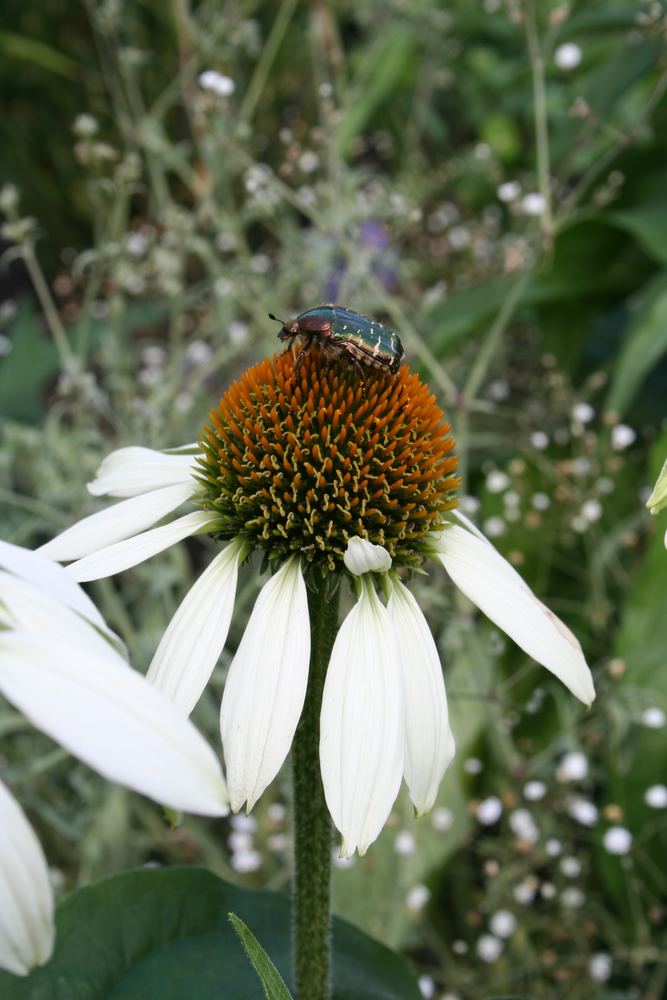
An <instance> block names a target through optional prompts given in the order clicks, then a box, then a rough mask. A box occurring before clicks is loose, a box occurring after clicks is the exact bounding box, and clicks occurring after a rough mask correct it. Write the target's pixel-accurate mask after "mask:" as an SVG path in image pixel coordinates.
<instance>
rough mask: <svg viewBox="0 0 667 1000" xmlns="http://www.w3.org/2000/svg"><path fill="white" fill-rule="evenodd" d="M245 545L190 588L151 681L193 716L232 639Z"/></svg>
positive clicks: (235, 545)
mask: <svg viewBox="0 0 667 1000" xmlns="http://www.w3.org/2000/svg"><path fill="white" fill-rule="evenodd" d="M243 549H244V546H243V543H242V542H241V541H239V540H235V541H233V542H231V543H230V544H229V545H228V546H227V547H226V548H225V549H223V551H222V552H220V554H219V555H217V556H216V557H215V559H214V560H213V562H212V563H211V565H210V566H209V567H208V569H206V570H205V571H204V572H203V573H202V575H201V576H200V577H199V579H198V580H197V582H196V583H195V584H194V586H192V587H191V588H190V590H189V591H188V593H187V594H186V596H185V598H184V600H183V602H182V603H181V605H180V607H179V609H178V611H177V612H176V614H175V615H174V617H173V618H172V620H171V621H170V623H169V625H168V626H167V630H166V632H165V633H164V635H163V636H162V639H161V640H160V645H159V646H158V648H157V650H156V653H155V656H154V657H153V662H152V663H151V665H150V667H149V670H148V674H147V677H148V680H149V681H151V682H152V683H153V684H155V686H156V687H157V688H159V689H160V691H162V693H163V694H164V695H165V696H166V697H167V698H169V700H170V701H172V702H173V703H174V704H175V705H177V706H178V707H179V708H180V709H181V711H183V712H184V713H185V714H186V715H189V714H190V712H191V711H192V709H193V708H194V707H195V705H196V704H197V702H198V700H199V696H200V695H201V693H202V691H203V690H204V688H205V687H206V684H207V682H208V679H209V677H210V676H211V673H212V672H213V668H214V666H215V664H216V662H217V660H218V657H219V656H220V653H221V652H222V647H223V646H224V644H225V641H226V639H227V632H228V631H229V623H230V621H231V617H232V611H233V610H234V597H235V596H236V581H237V577H238V567H239V562H240V560H241V558H242V554H243Z"/></svg>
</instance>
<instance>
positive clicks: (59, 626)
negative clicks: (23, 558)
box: [0, 570, 124, 656]
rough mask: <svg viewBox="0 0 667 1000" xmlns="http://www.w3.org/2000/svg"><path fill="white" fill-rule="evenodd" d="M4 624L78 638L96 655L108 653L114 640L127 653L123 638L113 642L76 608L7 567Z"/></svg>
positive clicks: (0, 590)
mask: <svg viewBox="0 0 667 1000" xmlns="http://www.w3.org/2000/svg"><path fill="white" fill-rule="evenodd" d="M0 623H2V624H4V625H6V626H7V627H9V628H12V629H21V630H23V631H27V632H41V633H43V634H47V635H50V636H60V637H61V638H63V639H65V640H67V639H69V640H70V641H71V642H74V641H76V642H77V643H78V644H79V645H80V646H81V648H82V649H85V650H86V651H87V652H88V653H89V654H90V655H92V656H94V655H95V654H96V653H101V654H106V653H107V652H108V650H109V643H110V641H111V642H112V644H113V645H114V646H115V648H116V649H118V650H119V651H122V652H124V646H123V644H122V643H121V642H120V640H117V642H113V637H110V636H108V635H107V634H106V633H102V632H100V631H98V629H96V628H94V627H93V626H92V625H91V624H90V622H89V621H88V620H87V619H85V618H82V617H81V615H80V614H78V613H77V612H76V611H72V609H71V608H68V607H66V606H65V605H64V604H62V603H61V602H60V601H58V600H54V599H53V598H52V597H51V596H50V595H49V594H47V593H45V591H43V590H39V589H38V588H37V587H35V586H33V584H31V583H28V582H27V581H26V580H21V579H20V578H19V577H16V576H13V575H12V574H11V573H6V572H5V571H4V570H0Z"/></svg>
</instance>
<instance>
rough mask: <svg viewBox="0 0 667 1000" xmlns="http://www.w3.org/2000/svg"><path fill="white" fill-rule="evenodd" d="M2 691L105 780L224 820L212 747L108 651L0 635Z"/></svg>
mask: <svg viewBox="0 0 667 1000" xmlns="http://www.w3.org/2000/svg"><path fill="white" fill-rule="evenodd" d="M0 690H1V691H2V693H3V694H4V695H5V697H6V698H7V699H8V700H9V701H11V702H12V703H13V704H14V705H15V706H16V707H17V708H18V709H19V710H20V711H21V712H23V714H24V715H25V716H26V717H27V718H28V719H30V720H31V722H33V723H34V725H35V726H37V728H38V729H41V730H43V731H44V732H45V733H47V734H48V735H49V736H51V737H52V738H53V739H54V740H56V741H57V742H58V743H61V744H62V745H63V746H64V747H66V748H67V749H68V750H69V751H70V752H71V753H73V754H74V755H75V756H76V757H79V758H80V759H81V760H83V761H85V763H86V764H89V765H90V766H91V767H94V768H95V769H96V770H97V771H99V772H100V774H102V775H104V777H106V778H109V779H110V780H111V781H117V782H120V783H121V784H124V785H127V786H128V788H133V789H135V791H138V792H141V793H142V794H144V795H149V796H150V797H151V798H152V799H155V800H156V801H157V802H160V803H162V804H164V805H167V806H171V808H173V809H179V810H181V809H183V810H186V811H188V812H196V813H203V814H205V815H210V816H222V815H224V814H225V812H226V811H227V809H226V804H227V793H226V789H225V785H224V780H223V778H222V772H221V769H220V764H219V762H218V760H217V758H216V756H215V754H214V753H213V751H212V749H211V748H210V746H209V745H208V744H207V743H206V741H205V740H204V739H203V737H202V736H201V735H200V734H199V732H198V731H197V730H196V729H195V727H194V726H193V725H192V723H191V722H190V721H189V720H188V719H186V718H184V717H183V715H182V713H181V712H179V711H178V709H176V708H175V707H174V706H173V705H172V704H171V703H170V702H169V701H167V699H166V698H165V697H164V696H163V695H161V694H160V692H159V691H157V690H156V689H155V688H154V687H153V686H152V685H151V684H149V683H148V682H147V681H146V680H145V678H143V677H142V676H141V675H140V674H138V673H136V672H135V671H134V670H132V669H131V667H129V666H128V665H127V664H126V663H125V662H124V661H123V660H121V659H120V657H116V656H114V655H113V654H112V653H111V652H110V653H108V654H107V655H105V656H103V655H95V656H91V655H90V653H89V651H88V650H85V649H82V648H81V646H80V644H79V643H78V642H65V641H63V640H61V639H59V638H56V639H55V640H54V638H53V637H51V636H42V635H34V634H29V633H26V632H3V633H0Z"/></svg>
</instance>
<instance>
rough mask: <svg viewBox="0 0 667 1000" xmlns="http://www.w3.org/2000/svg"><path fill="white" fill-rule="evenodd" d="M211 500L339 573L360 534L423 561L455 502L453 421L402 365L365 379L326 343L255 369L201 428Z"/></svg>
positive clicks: (279, 545)
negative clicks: (327, 351) (430, 537)
mask: <svg viewBox="0 0 667 1000" xmlns="http://www.w3.org/2000/svg"><path fill="white" fill-rule="evenodd" d="M201 441H202V450H203V458H202V459H201V460H200V464H201V474H200V481H201V483H202V486H203V490H204V492H203V497H202V505H203V507H204V508H205V509H206V510H212V511H215V512H216V513H217V514H218V515H219V516H220V519H221V525H222V526H221V528H220V529H219V531H218V536H219V537H221V538H231V537H235V536H237V535H240V536H241V537H243V538H245V539H247V541H248V542H249V543H250V544H251V545H252V546H253V547H254V548H260V549H264V550H266V551H267V552H268V554H269V555H270V556H272V557H273V556H278V557H281V556H282V557H284V556H287V555H289V554H290V553H292V552H300V553H301V555H302V557H303V558H304V559H306V560H307V561H309V562H311V563H318V564H320V565H321V566H322V567H323V568H326V569H328V570H335V569H340V568H341V566H342V561H343V555H344V553H345V549H346V547H347V542H348V540H349V538H350V537H351V536H353V535H360V536H361V537H362V538H367V539H368V540H369V541H371V542H374V543H375V544H377V545H382V546H384V547H385V548H386V549H387V550H388V552H389V554H390V555H391V557H392V559H393V560H394V562H395V563H397V564H399V565H406V566H414V565H417V564H418V563H419V562H421V554H420V542H421V541H422V539H423V538H424V535H425V534H426V533H427V532H428V531H432V530H433V529H434V528H437V527H438V526H439V524H440V521H441V517H442V514H443V513H444V512H445V511H446V510H449V509H451V508H452V507H454V506H455V505H456V499H455V496H454V490H455V489H456V486H457V479H456V475H455V470H456V456H455V455H453V454H452V450H453V448H454V439H453V438H452V436H451V435H450V425H449V424H448V423H446V421H445V419H444V415H443V413H442V411H441V410H440V408H439V406H438V405H437V403H436V401H435V398H434V396H433V394H432V393H431V392H430V390H429V389H428V387H427V386H426V385H425V384H424V383H423V382H422V381H421V380H420V378H419V376H417V375H415V374H413V373H411V372H410V370H409V368H408V366H407V365H403V366H402V367H401V368H400V369H399V371H398V374H397V375H391V374H389V373H385V372H382V371H375V370H373V371H369V372H368V373H364V376H363V377H360V375H359V372H358V370H357V368H356V367H354V366H353V365H350V364H349V363H347V362H346V361H344V360H343V361H340V362H334V363H327V362H326V361H325V359H324V358H323V357H322V355H321V354H320V352H319V351H318V350H316V349H314V350H311V351H308V353H307V354H306V355H305V357H303V359H302V362H301V364H300V367H299V368H298V369H297V368H296V365H295V358H294V356H293V355H292V353H291V352H290V353H286V354H282V355H280V356H279V357H274V358H273V359H268V358H267V359H266V360H264V361H261V362H260V363H259V364H257V365H254V366H253V367H252V368H250V369H249V370H248V371H246V372H245V374H243V375H242V376H241V378H240V379H239V380H238V381H237V382H234V384H233V385H232V386H230V388H229V389H228V390H227V392H226V393H225V394H224V396H223V397H222V399H221V400H220V403H219V404H218V406H217V407H215V408H214V409H213V410H212V411H211V414H210V423H209V424H208V426H207V427H205V428H204V431H203V433H202V439H201Z"/></svg>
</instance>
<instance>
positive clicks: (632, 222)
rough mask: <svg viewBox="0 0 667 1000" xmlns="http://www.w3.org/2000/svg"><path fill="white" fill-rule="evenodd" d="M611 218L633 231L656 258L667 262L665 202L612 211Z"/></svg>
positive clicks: (617, 223) (664, 262)
mask: <svg viewBox="0 0 667 1000" xmlns="http://www.w3.org/2000/svg"><path fill="white" fill-rule="evenodd" d="M609 219H610V221H611V222H613V223H614V224H615V225H617V226H619V227H620V228H621V229H624V230H625V231H626V232H628V233H632V235H633V236H635V237H636V238H637V241H638V242H639V243H640V244H641V246H642V247H643V248H644V250H646V252H647V253H648V254H650V255H651V256H652V257H654V258H655V260H657V261H658V262H659V263H661V264H667V205H665V203H664V202H658V203H656V204H646V205H640V206H638V207H637V208H632V209H628V210H627V211H620V212H612V213H611V214H610V215H609Z"/></svg>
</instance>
